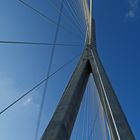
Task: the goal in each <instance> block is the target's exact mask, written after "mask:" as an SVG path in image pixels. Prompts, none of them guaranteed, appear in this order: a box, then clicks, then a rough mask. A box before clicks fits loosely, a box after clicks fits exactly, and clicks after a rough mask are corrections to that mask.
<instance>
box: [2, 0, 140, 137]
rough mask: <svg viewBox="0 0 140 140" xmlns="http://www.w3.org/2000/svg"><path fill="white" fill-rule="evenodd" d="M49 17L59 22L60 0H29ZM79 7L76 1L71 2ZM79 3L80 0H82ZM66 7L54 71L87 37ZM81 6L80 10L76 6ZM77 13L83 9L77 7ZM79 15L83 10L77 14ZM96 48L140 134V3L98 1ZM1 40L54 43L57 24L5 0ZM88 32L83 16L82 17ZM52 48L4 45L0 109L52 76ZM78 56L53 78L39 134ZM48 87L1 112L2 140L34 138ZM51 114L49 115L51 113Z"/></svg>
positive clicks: (132, 123) (130, 121)
mask: <svg viewBox="0 0 140 140" xmlns="http://www.w3.org/2000/svg"><path fill="white" fill-rule="evenodd" d="M24 1H25V2H27V3H28V4H30V5H32V6H33V7H34V8H36V9H38V10H39V11H40V12H42V13H44V14H45V15H46V16H48V17H50V18H51V19H53V20H54V21H55V22H57V21H58V15H59V12H58V11H57V10H56V9H55V8H54V6H56V7H57V8H58V9H59V8H60V0H57V1H56V0H51V3H53V4H54V5H50V2H49V0H40V1H39V0H30V1H28V0H24ZM69 1H70V3H71V4H72V5H73V6H75V8H77V7H76V5H75V0H69ZM79 1H80V0H79ZM67 6H68V5H67V3H66V4H65V6H64V9H63V10H64V14H65V15H62V20H61V26H63V27H64V28H66V31H65V30H64V29H60V31H59V35H58V38H57V43H65V44H69V43H70V44H79V45H81V46H80V47H78V46H74V47H68V46H57V47H56V50H55V56H54V59H53V64H52V68H51V73H52V72H54V71H55V70H57V69H58V68H59V67H60V66H61V65H63V64H64V63H66V62H67V61H69V60H70V59H71V58H72V57H74V56H75V55H77V54H79V53H80V52H81V51H82V48H83V43H84V41H81V38H80V36H82V39H84V35H82V34H81V33H80V32H79V29H77V27H75V25H74V24H75V23H74V21H73V18H72V16H71V15H70V13H69V12H68V11H67V9H68V8H67ZM77 9H78V8H77ZM77 11H78V10H77ZM78 15H79V16H80V12H79V13H78ZM93 15H94V19H95V21H96V36H97V37H96V38H97V49H98V52H99V55H100V57H101V60H102V62H103V65H104V67H105V69H106V71H107V74H108V76H109V78H110V80H111V83H112V85H113V87H114V89H115V91H116V94H117V96H118V98H119V101H120V103H121V105H122V108H123V110H124V112H125V114H126V116H127V119H128V121H129V123H130V126H131V128H132V130H133V132H134V135H135V136H136V139H139V138H140V133H139V130H140V121H139V118H140V111H139V106H140V102H139V100H140V95H139V93H140V86H139V79H140V74H139V71H140V61H139V60H140V55H139V52H140V47H139V46H140V39H139V36H140V26H139V25H140V1H139V0H117V1H112V0H108V1H104V0H94V11H93ZM0 19H1V20H0V41H2V40H8V41H32V42H47V43H53V42H54V35H55V31H56V25H55V24H52V23H51V22H49V21H48V20H46V19H45V18H44V17H41V16H40V15H38V14H36V12H35V11H33V10H31V9H30V8H28V7H26V6H24V5H23V4H22V3H20V2H19V1H18V0H12V1H11V0H1V2H0ZM79 22H80V24H81V26H82V30H84V31H85V27H84V24H83V19H82V17H80V20H79ZM51 49H52V46H43V45H19V44H18V45H16V44H2V43H1V44H0V77H1V78H0V110H2V109H3V108H4V107H6V106H7V105H8V104H10V103H11V102H12V101H14V100H15V99H17V98H18V97H20V96H21V95H22V94H24V93H25V92H26V91H28V90H29V89H30V88H31V87H32V86H34V85H35V84H37V83H38V82H39V81H41V80H42V79H44V78H45V76H46V74H47V69H48V64H49V59H50V53H51ZM77 61H78V59H77V60H75V62H74V63H71V64H70V65H69V66H67V67H66V68H65V69H63V70H62V71H60V72H59V73H57V74H56V75H55V76H53V77H52V78H50V80H49V83H48V89H47V95H46V98H45V101H46V102H45V105H44V109H43V115H42V119H41V126H40V132H42V131H43V129H44V128H45V127H46V125H47V123H48V121H49V119H50V118H51V115H52V112H53V111H54V109H55V106H56V104H57V103H58V101H59V99H60V97H61V95H62V93H63V90H64V87H65V86H66V84H67V82H68V79H69V78H70V75H71V73H72V71H73V69H74V66H75V65H76V63H77ZM43 88H44V85H41V86H40V87H39V88H37V89H36V90H35V91H34V92H32V94H30V95H29V96H27V97H26V98H24V99H23V100H21V101H20V102H18V103H17V104H16V105H15V106H13V107H12V108H11V109H9V110H8V111H6V112H5V113H4V114H3V115H1V116H0V124H1V125H0V132H1V134H0V140H9V139H12V140H17V139H20V140H25V139H26V140H31V139H33V138H34V132H35V128H36V121H37V114H38V111H39V104H40V101H41V96H42V94H43ZM46 114H47V115H46Z"/></svg>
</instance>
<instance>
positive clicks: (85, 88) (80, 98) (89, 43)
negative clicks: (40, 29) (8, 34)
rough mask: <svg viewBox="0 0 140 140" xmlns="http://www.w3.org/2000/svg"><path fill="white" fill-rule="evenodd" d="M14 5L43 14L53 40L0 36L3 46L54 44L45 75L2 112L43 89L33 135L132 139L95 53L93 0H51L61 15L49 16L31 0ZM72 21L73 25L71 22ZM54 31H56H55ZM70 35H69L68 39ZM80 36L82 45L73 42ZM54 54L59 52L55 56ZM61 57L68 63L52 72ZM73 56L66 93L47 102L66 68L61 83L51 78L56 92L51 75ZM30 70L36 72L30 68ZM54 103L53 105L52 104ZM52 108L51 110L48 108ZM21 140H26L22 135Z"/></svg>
mask: <svg viewBox="0 0 140 140" xmlns="http://www.w3.org/2000/svg"><path fill="white" fill-rule="evenodd" d="M16 3H18V5H20V6H22V7H23V8H26V9H27V10H29V11H31V12H33V13H34V14H36V15H37V16H39V17H41V18H42V20H45V21H47V22H49V26H52V25H53V27H52V28H51V29H50V30H49V29H48V35H47V36H48V38H49V37H50V36H53V39H52V42H53V43H49V42H37V41H36V42H35V41H19V40H18V41H17V40H0V43H1V44H3V45H21V46H22V47H25V46H27V45H28V47H29V46H32V47H33V46H34V47H37V46H41V47H47V46H49V47H50V48H51V49H50V50H49V53H48V56H49V61H48V63H47V72H46V73H45V77H44V78H42V79H41V80H40V81H39V82H37V83H36V84H34V85H33V86H31V87H30V88H29V90H26V92H24V93H22V94H20V96H19V95H18V97H17V98H16V99H14V100H13V102H11V103H9V104H8V105H5V106H4V107H3V108H2V109H1V112H0V115H1V116H2V115H4V114H5V113H7V112H8V111H9V110H10V109H11V108H13V107H14V106H16V105H17V104H19V103H20V102H21V101H22V100H24V99H25V98H26V97H27V96H29V95H30V94H40V93H41V94H40V95H39V98H40V102H39V104H38V106H37V107H38V112H37V113H36V116H37V117H36V125H35V127H34V131H33V132H34V133H35V135H34V134H32V135H34V136H32V139H35V140H38V139H42V140H68V139H71V140H86V139H88V140H94V139H98V140H100V139H101V140H109V139H110V140H134V139H135V138H134V135H133V133H132V131H131V128H130V126H129V124H128V122H127V119H126V117H125V115H124V113H123V111H122V109H121V106H120V104H119V101H118V99H117V97H116V95H115V92H114V90H113V88H112V86H111V83H110V81H109V79H108V76H107V74H106V72H105V70H104V68H103V65H102V63H101V61H100V58H99V55H98V53H97V48H96V34H95V21H94V19H93V16H92V7H93V6H92V5H93V4H92V0H90V1H86V0H85V1H84V0H83V1H82V0H76V1H74V0H72V1H70V0H60V1H57V2H56V1H54V0H53V1H52V0H47V4H48V6H49V7H52V8H53V10H54V11H55V12H56V13H57V14H56V15H55V16H54V15H53V14H52V15H51V13H50V16H49V14H48V15H46V14H44V12H43V11H40V10H39V9H38V8H36V6H33V5H32V4H31V2H28V1H23V0H17V1H16ZM42 5H43V4H42ZM50 11H51V10H50ZM51 17H53V18H51ZM54 17H55V18H54ZM62 23H65V24H62ZM70 23H71V24H72V27H70V26H68V24H70ZM66 25H67V26H66ZM67 27H69V28H67ZM53 30H54V31H53ZM75 30H76V31H75ZM51 32H53V33H52V34H51ZM44 35H45V34H43V37H44ZM66 35H67V37H65V36H66ZM77 38H78V39H79V41H78V43H73V42H74V41H75V40H78V39H77ZM58 40H59V41H58ZM67 42H69V43H67ZM80 46H83V47H82V49H79V50H76V52H78V53H77V54H76V55H74V56H73V55H72V54H71V52H72V53H73V50H72V48H75V47H77V48H78V47H80ZM61 47H64V48H67V49H71V50H70V51H68V54H66V53H65V51H62V50H61ZM57 49H59V50H57ZM56 50H57V51H56ZM37 51H38V50H37ZM43 51H44V50H43ZM74 51H75V50H74ZM79 52H80V53H79ZM56 53H58V54H57V57H56V58H55V56H56ZM61 55H64V57H62V59H64V60H65V59H66V60H67V59H68V60H67V61H66V62H65V61H64V62H65V63H64V62H63V63H62V62H60V61H56V62H57V63H58V64H59V66H56V67H57V68H55V70H53V71H52V69H54V68H53V67H54V59H61ZM67 56H68V58H67ZM71 56H73V57H71ZM69 58H71V59H69ZM75 60H77V61H76V63H75V66H73V67H72V71H71V74H70V75H69V76H68V78H67V80H66V81H64V82H65V84H64V85H63V87H62V91H63V92H62V91H61V92H62V93H63V94H61V96H60V94H59V98H57V99H56V97H55V96H57V95H58V93H57V94H54V95H53V96H54V98H52V97H53V96H52V97H50V99H49V101H48V100H46V99H47V98H49V97H48V96H50V95H48V94H53V92H52V93H51V91H53V90H54V89H55V88H56V87H57V86H58V87H59V84H60V83H61V82H63V80H64V78H65V74H66V72H64V73H61V74H60V75H59V79H57V80H58V83H57V84H58V85H56V83H55V82H52V85H51V86H52V89H53V90H49V89H50V87H49V80H50V79H51V78H54V79H55V75H56V74H58V73H59V72H61V71H62V70H63V69H64V68H65V67H68V66H69V65H70V64H71V63H72V62H74V61H75ZM27 61H28V59H27ZM61 61H62V60H61ZM31 63H32V62H31ZM55 65H57V64H55ZM31 70H32V71H34V69H33V67H32V66H31ZM23 76H24V75H23ZM70 76H71V78H70ZM68 79H69V80H68ZM55 80H56V79H55ZM41 86H43V87H42V89H41V90H39V91H37V89H38V88H40V87H41ZM34 91H35V92H34ZM54 91H55V90H54ZM31 100H32V98H27V100H26V101H25V102H24V103H23V105H24V106H26V105H27V104H29V103H30V102H31ZM53 100H57V101H53ZM54 103H55V105H52V104H54ZM45 106H47V108H48V110H47V111H44V108H45ZM52 108H53V109H52ZM49 110H52V111H51V112H49ZM30 112H32V110H30ZM31 114H32V113H31ZM48 114H49V115H48ZM48 116H49V117H48ZM5 117H6V116H5ZM44 117H45V118H47V119H46V121H41V120H42V118H44ZM42 124H43V125H42ZM26 125H28V124H26ZM29 125H30V124H29ZM29 131H30V130H29ZM29 133H31V132H29ZM14 139H15V138H14ZM23 139H26V138H24V137H23Z"/></svg>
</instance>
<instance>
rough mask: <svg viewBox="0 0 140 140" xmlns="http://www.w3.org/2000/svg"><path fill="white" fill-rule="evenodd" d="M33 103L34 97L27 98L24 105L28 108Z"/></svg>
mask: <svg viewBox="0 0 140 140" xmlns="http://www.w3.org/2000/svg"><path fill="white" fill-rule="evenodd" d="M31 102H32V97H29V98H27V99H26V100H25V101H24V102H23V105H24V106H26V105H28V104H30V103H31Z"/></svg>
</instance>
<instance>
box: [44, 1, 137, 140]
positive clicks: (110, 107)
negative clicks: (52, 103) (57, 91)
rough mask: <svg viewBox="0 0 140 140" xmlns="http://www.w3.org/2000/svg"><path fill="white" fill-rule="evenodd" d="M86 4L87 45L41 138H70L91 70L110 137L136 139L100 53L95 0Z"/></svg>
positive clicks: (127, 139)
mask: <svg viewBox="0 0 140 140" xmlns="http://www.w3.org/2000/svg"><path fill="white" fill-rule="evenodd" d="M83 7H84V11H85V16H86V18H87V19H86V20H87V26H88V30H87V38H86V43H85V48H84V51H83V54H82V56H81V58H80V61H79V63H78V64H77V66H76V68H75V70H74V72H73V74H72V76H71V79H70V81H69V83H68V85H67V87H66V89H65V91H64V94H63V96H62V98H61V100H60V102H59V104H58V106H57V108H56V111H55V113H54V115H53V117H52V119H51V121H50V123H49V125H48V127H47V128H46V130H45V132H44V134H43V136H42V140H69V139H70V136H71V132H72V129H73V126H74V123H75V120H76V116H77V114H78V110H79V107H80V104H81V101H82V98H83V94H84V91H85V88H86V84H87V81H88V78H89V75H90V74H91V73H92V75H93V78H94V81H95V84H96V86H97V90H98V93H99V97H100V100H101V104H102V106H103V110H104V113H105V116H106V120H107V125H108V129H109V135H110V139H111V140H135V138H134V135H133V133H132V131H131V129H130V127H129V124H128V122H127V119H126V117H125V115H124V113H123V111H122V109H121V106H120V104H119V101H118V99H117V97H116V95H115V92H114V90H113V88H112V86H111V83H110V81H109V79H108V77H107V74H106V72H105V70H104V68H103V65H102V63H101V61H100V58H99V55H98V53H97V49H96V39H95V22H94V19H92V0H90V8H88V6H87V1H86V0H85V1H83ZM89 9H90V10H89Z"/></svg>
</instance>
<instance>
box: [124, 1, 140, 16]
mask: <svg viewBox="0 0 140 140" xmlns="http://www.w3.org/2000/svg"><path fill="white" fill-rule="evenodd" d="M138 8H139V0H129V10H128V11H127V13H126V17H128V18H135V17H136V16H137V9H138Z"/></svg>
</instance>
